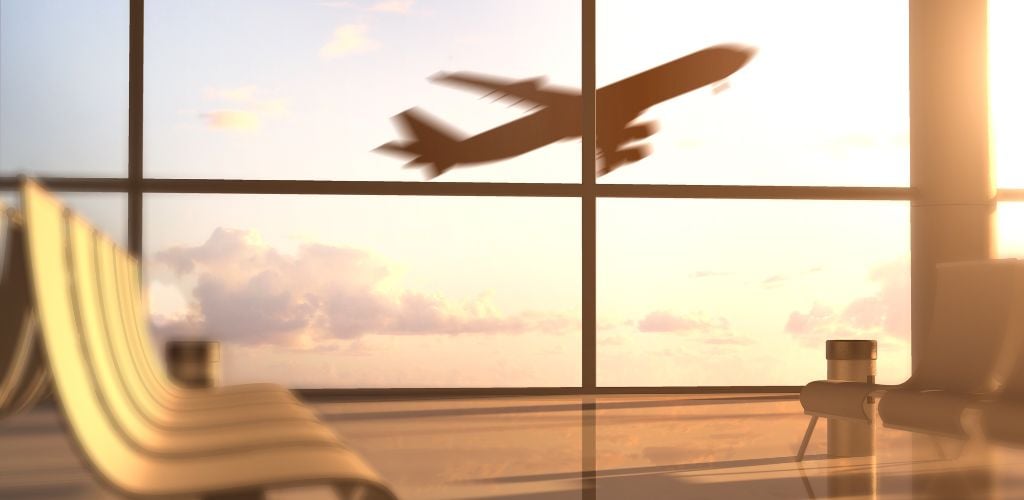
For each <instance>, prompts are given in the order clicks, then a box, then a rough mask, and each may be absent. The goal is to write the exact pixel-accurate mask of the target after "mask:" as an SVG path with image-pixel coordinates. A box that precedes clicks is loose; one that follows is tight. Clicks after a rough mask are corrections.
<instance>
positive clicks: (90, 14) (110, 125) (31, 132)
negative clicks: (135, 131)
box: [0, 0, 128, 177]
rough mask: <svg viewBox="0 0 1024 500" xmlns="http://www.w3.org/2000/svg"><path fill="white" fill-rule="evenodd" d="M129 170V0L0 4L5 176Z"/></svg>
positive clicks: (0, 142) (0, 133)
mask: <svg viewBox="0 0 1024 500" xmlns="http://www.w3.org/2000/svg"><path fill="white" fill-rule="evenodd" d="M127 172H128V1H127V0H120V1H111V0H4V1H3V2H0V175H4V176H9V175H15V174H29V175H49V176H67V177H72V176H88V177H123V176H125V175H127Z"/></svg>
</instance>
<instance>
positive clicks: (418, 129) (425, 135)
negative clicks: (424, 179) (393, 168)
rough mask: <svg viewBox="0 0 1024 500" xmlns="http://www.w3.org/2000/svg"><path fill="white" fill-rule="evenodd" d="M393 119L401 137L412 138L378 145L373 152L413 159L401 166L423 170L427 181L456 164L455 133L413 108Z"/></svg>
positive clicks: (456, 134)
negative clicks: (401, 132)
mask: <svg viewBox="0 0 1024 500" xmlns="http://www.w3.org/2000/svg"><path fill="white" fill-rule="evenodd" d="M394 120H395V121H396V123H397V125H398V126H399V128H400V129H402V130H403V131H404V133H405V135H406V136H411V137H412V138H413V139H412V140H411V141H405V142H400V141H392V142H389V143H387V144H382V145H381V146H379V147H377V148H376V149H375V150H374V151H381V152H385V153H397V154H400V155H404V156H413V158H412V159H411V160H409V162H408V163H406V164H405V166H406V167H412V168H415V167H424V168H426V172H427V175H428V176H429V177H430V178H434V177H437V176H439V175H441V174H443V173H445V172H446V171H447V170H448V169H450V168H452V167H453V166H454V165H455V164H456V163H457V162H456V161H455V157H456V154H455V152H456V148H457V147H458V144H459V142H461V139H459V137H458V136H459V134H458V132H456V131H454V130H452V129H451V128H450V127H448V126H447V125H445V124H444V123H442V122H441V121H440V120H437V119H436V118H433V117H431V116H430V115H428V114H426V113H425V112H423V111H420V110H418V109H416V108H412V109H408V110H406V111H403V112H402V113H401V114H399V115H397V116H395V117H394Z"/></svg>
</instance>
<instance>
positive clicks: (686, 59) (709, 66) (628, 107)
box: [597, 45, 755, 174]
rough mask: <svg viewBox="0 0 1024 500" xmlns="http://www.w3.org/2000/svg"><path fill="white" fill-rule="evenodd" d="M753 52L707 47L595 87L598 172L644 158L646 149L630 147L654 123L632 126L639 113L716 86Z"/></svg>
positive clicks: (724, 46) (749, 50) (646, 134)
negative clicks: (599, 159)
mask: <svg viewBox="0 0 1024 500" xmlns="http://www.w3.org/2000/svg"><path fill="white" fill-rule="evenodd" d="M754 53H755V50H754V49H753V48H751V47H744V46H739V45H717V46H713V47H708V48H706V49H703V50H700V51H697V52H694V53H692V54H689V55H686V56H683V57H680V58H679V59H676V60H674V61H670V62H667V63H665V64H662V65H661V66H657V67H655V68H651V69H649V70H647V71H644V72H642V73H638V74H636V75H633V76H631V77H628V78H626V79H624V80H620V81H618V82H615V83H613V84H611V85H608V86H606V87H602V88H600V89H598V90H597V109H598V123H597V147H598V150H599V154H600V155H601V159H602V163H603V165H602V170H601V173H602V174H604V173H608V172H611V171H612V170H614V169H616V168H618V167H620V166H622V165H625V164H627V163H633V162H636V161H638V160H640V159H642V158H644V157H645V156H647V155H648V154H650V148H649V147H646V146H644V145H635V144H631V143H633V142H634V141H637V140H639V139H643V138H646V137H648V136H650V135H651V134H653V133H654V130H655V128H654V126H655V124H653V123H636V122H635V120H636V119H637V118H638V117H639V116H640V115H641V114H643V112H644V111H645V110H647V109H648V108H650V107H651V106H654V105H656V104H658V103H660V102H663V101H667V100H669V99H672V98H674V97H676V96H679V95H682V94H686V93H687V92H691V91H693V90H695V89H698V88H701V87H704V86H706V85H716V84H717V85H721V83H720V82H722V81H724V80H725V79H726V78H727V77H729V76H730V75H732V74H733V73H735V72H736V71H738V70H739V69H740V68H742V67H743V66H744V65H746V64H747V62H748V61H749V60H750V58H751V57H753V56H754Z"/></svg>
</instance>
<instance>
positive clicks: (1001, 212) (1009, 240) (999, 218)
mask: <svg viewBox="0 0 1024 500" xmlns="http://www.w3.org/2000/svg"><path fill="white" fill-rule="evenodd" d="M995 241H996V249H997V250H996V255H997V256H998V257H999V258H1011V257H1015V258H1018V259H1019V258H1022V257H1024V203H1022V202H1005V201H1004V202H1002V203H999V204H998V206H997V208H996V238H995Z"/></svg>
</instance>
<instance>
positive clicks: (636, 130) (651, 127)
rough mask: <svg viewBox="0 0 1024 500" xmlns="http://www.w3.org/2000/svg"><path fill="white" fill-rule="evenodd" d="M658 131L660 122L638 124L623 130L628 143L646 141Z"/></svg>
mask: <svg viewBox="0 0 1024 500" xmlns="http://www.w3.org/2000/svg"><path fill="white" fill-rule="evenodd" d="M657 131H658V122H647V123H638V124H636V125H630V126H628V127H626V128H625V129H623V137H624V138H625V140H626V141H635V140H637V139H646V138H648V137H650V136H652V135H654V133H655V132H657Z"/></svg>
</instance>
